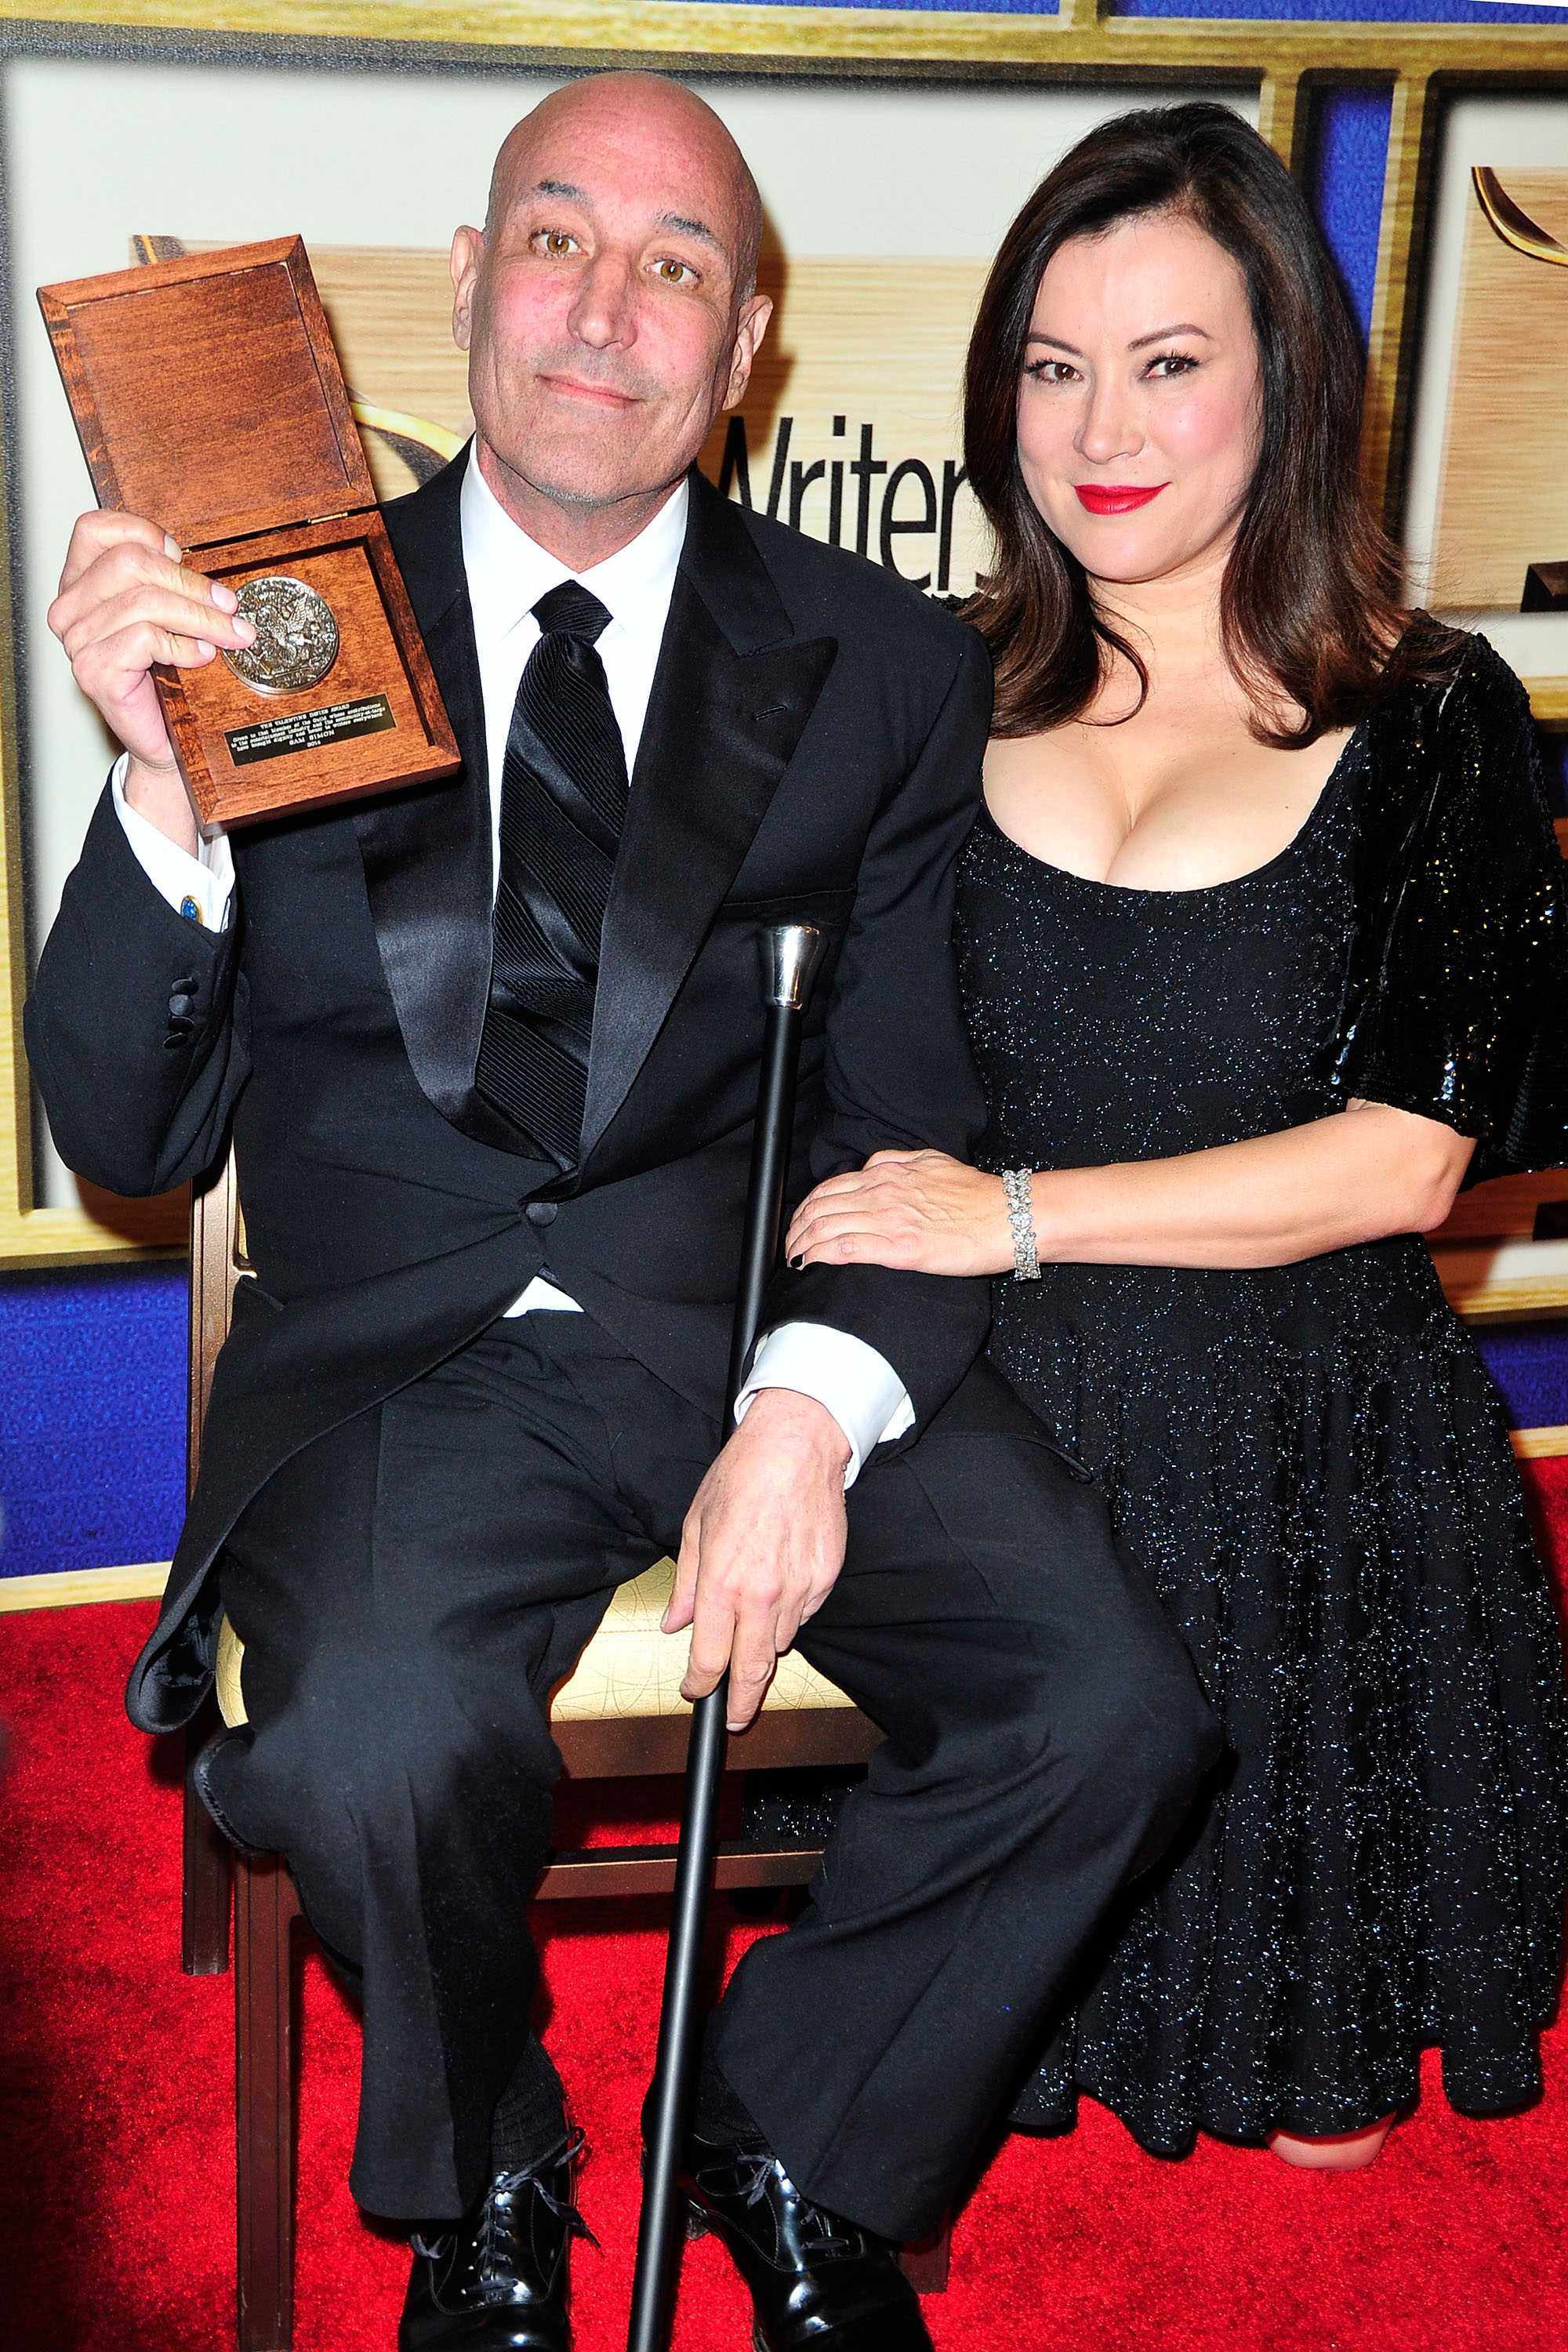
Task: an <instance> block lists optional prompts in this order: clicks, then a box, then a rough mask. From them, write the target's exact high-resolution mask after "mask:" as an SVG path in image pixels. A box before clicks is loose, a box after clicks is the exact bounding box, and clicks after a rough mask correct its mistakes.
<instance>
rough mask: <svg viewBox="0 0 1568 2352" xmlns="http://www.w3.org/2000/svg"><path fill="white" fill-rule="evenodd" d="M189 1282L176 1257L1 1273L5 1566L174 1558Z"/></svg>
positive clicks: (23, 1568)
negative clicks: (66, 1271) (95, 1268)
mask: <svg viewBox="0 0 1568 2352" xmlns="http://www.w3.org/2000/svg"><path fill="white" fill-rule="evenodd" d="M188 1292H189V1285H188V1282H187V1279H186V1275H185V1269H184V1266H181V1265H153V1266H146V1267H141V1266H139V1267H136V1268H134V1269H132V1270H129V1271H128V1270H127V1269H125V1268H123V1267H116V1268H114V1269H113V1270H112V1271H108V1270H106V1271H105V1272H103V1273H101V1274H89V1275H59V1274H37V1275H23V1276H15V1275H13V1276H8V1277H7V1278H6V1279H5V1282H4V1283H0V1576H33V1575H38V1574H41V1573H44V1572H47V1571H48V1570H56V1569H66V1568H107V1567H114V1566H119V1565H121V1564H123V1563H125V1562H128V1561H132V1560H147V1559H168V1557H169V1555H170V1552H171V1551H172V1550H173V1549H174V1538H175V1537H176V1536H177V1535H178V1533H179V1530H180V1517H181V1513H182V1509H183V1507H184V1475H185V1432H184V1416H185V1328H186V1300H187V1297H188Z"/></svg>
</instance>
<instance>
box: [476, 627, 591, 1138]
mask: <svg viewBox="0 0 1568 2352" xmlns="http://www.w3.org/2000/svg"><path fill="white" fill-rule="evenodd" d="M533 614H534V618H535V619H536V620H537V621H538V623H539V626H540V630H541V632H542V634H541V636H540V640H539V643H538V644H537V645H536V646H534V648H533V651H532V652H531V654H530V656H529V657H528V666H527V667H526V668H525V669H524V671H523V673H522V677H521V680H520V682H519V685H518V689H517V700H516V701H515V702H514V703H513V705H512V712H511V728H510V732H509V733H508V736H507V742H506V764H505V768H504V771H503V773H502V778H501V796H500V881H499V884H498V886H497V889H496V904H495V926H494V955H493V961H492V963H491V967H490V993H489V1006H488V1008H487V1010H486V1013H485V1025H484V1029H483V1032H482V1034H481V1035H480V1038H479V1064H478V1067H477V1069H476V1071H475V1085H476V1086H477V1087H478V1089H479V1093H480V1094H481V1095H483V1097H485V1100H486V1101H487V1102H488V1103H489V1104H490V1105H491V1106H492V1108H495V1109H496V1110H498V1111H500V1113H501V1115H502V1117H503V1118H506V1119H507V1120H508V1121H509V1122H510V1125H511V1126H512V1127H514V1128H515V1129H517V1130H518V1133H519V1136H520V1139H521V1141H522V1142H523V1143H524V1145H526V1146H531V1147H535V1148H537V1149H538V1150H540V1151H542V1153H543V1154H544V1156H545V1157H547V1158H548V1159H551V1160H554V1161H555V1163H556V1165H557V1167H559V1168H561V1169H563V1170H565V1169H571V1168H574V1167H575V1165H576V1162H577V1155H578V1151H579V1149H580V1147H581V1144H582V1139H583V1103H584V1096H585V1094H586V1091H587V1084H588V1042H589V1039H590V1037H591V1035H592V1034H593V1027H594V992H595V986H596V985H597V982H598V977H599V932H600V929H601V926H602V925H603V922H604V919H605V907H606V905H607V904H608V902H609V896H610V880H611V877H612V876H613V875H614V873H615V870H616V848H617V847H618V845H619V843H620V838H621V826H622V824H623V822H624V820H625V817H626V751H625V749H624V747H623V745H622V742H621V730H620V729H619V728H618V727H617V726H616V714H615V711H614V710H613V709H612V708H611V706H610V693H609V688H608V687H607V686H606V685H605V665H604V663H603V662H602V661H601V660H600V659H599V656H598V654H597V653H596V652H595V642H594V641H595V638H596V637H597V636H598V635H600V633H601V632H602V631H603V630H604V629H605V628H606V627H607V626H608V625H609V619H610V616H609V614H608V613H607V612H606V611H605V607H604V606H603V604H600V602H599V600H598V598H597V597H596V596H595V595H593V594H592V593H590V592H589V590H587V589H586V588H584V586H583V585H582V583H581V582H579V581H576V580H563V582H562V583H561V585H560V586H559V587H558V588H552V589H551V591H550V593H549V594H548V595H547V596H542V597H541V598H540V600H539V602H538V604H536V605H535V606H534V608H533Z"/></svg>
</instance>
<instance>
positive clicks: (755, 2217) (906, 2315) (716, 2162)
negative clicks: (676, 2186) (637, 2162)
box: [680, 2139, 931, 2352]
mask: <svg viewBox="0 0 1568 2352" xmlns="http://www.w3.org/2000/svg"><path fill="white" fill-rule="evenodd" d="M688 2158H689V2160H688V2163H687V2165H686V2167H685V2168H684V2169H683V2171H682V2173H681V2176H680V2185H681V2188H682V2189H684V2190H685V2192H686V2195H687V2198H688V2200H689V2203H690V2206H691V2209H692V2216H693V2222H694V2225H695V2230H696V2233H697V2234H700V2233H701V2231H702V2230H703V2229H705V2228H706V2229H710V2230H712V2231H714V2232H715V2234H716V2235H717V2236H719V2237H721V2239H722V2240H723V2242H724V2243H725V2245H726V2246H727V2247H728V2248H729V2250H730V2252H731V2255H732V2256H733V2258H734V2263H735V2267H736V2269H737V2270H738V2271H739V2272H740V2273H741V2276H742V2278H743V2279H744V2280H745V2282H746V2284H747V2285H748V2286H749V2287H750V2288H751V2290H752V2344H753V2346H754V2347H755V2352H931V2337H930V2336H929V2335H928V2334H927V2332H926V2324H925V2321H924V2320H923V2319H922V2318H921V2306H920V2298H919V2296H918V2295H917V2294H916V2293H915V2291H914V2289H913V2287H912V2286H911V2285H910V2283H909V2281H908V2279H907V2278H906V2277H905V2276H904V2274H903V2273H902V2271H901V2270H900V2268H899V2264H898V2258H897V2255H896V2253H895V2252H894V2249H893V2248H892V2246H891V2245H889V2242H888V2241H887V2240H886V2239H885V2238H877V2237H873V2236H872V2234H871V2232H870V2231H868V2230H861V2229H858V2228H857V2227H856V2225H855V2223H854V2222H853V2221H843V2220H841V2219H840V2217H839V2216H838V2215H837V2214H836V2213H827V2212H825V2211H824V2210H823V2209H822V2207H821V2206H820V2205H814V2204H813V2203H812V2201H811V2200H810V2198H809V2197H805V2196H803V2195H802V2194H801V2191H800V2190H799V2189H797V2188H796V2187H795V2183H794V2181H793V2180H792V2179H790V2177H789V2175H788V2173H787V2172H786V2171H785V2170H784V2166H783V2165H782V2164H781V2163H780V2162H779V2160H778V2158H777V2157H776V2156H768V2155H766V2154H764V2153H762V2152H758V2153H756V2154H752V2153H751V2152H749V2151H748V2150H746V2149H743V2148H733V2147H710V2146H709V2144H708V2143H707V2142H706V2141H705V2140H700V2139H694V2140H692V2141H691V2142H690V2143H689V2149H688Z"/></svg>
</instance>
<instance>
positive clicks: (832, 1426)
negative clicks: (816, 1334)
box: [663, 1389, 849, 1731]
mask: <svg viewBox="0 0 1568 2352" xmlns="http://www.w3.org/2000/svg"><path fill="white" fill-rule="evenodd" d="M848 1461H849V1441H848V1439H847V1437H846V1436H845V1434H844V1432H843V1431H842V1430H841V1429H840V1428H839V1426H838V1423H837V1421H835V1420H834V1418H833V1415H832V1414H831V1413H830V1412H828V1411H827V1409H826V1406H825V1405H820V1404H818V1403H817V1402H816V1399H815V1398H814V1397H807V1396H802V1395H800V1394H799V1393H798V1392H797V1391H795V1390H794V1389H764V1390H763V1391H762V1392H761V1394H760V1395H758V1396H757V1397H755V1398H754V1399H753V1400H752V1404H751V1407H750V1409H749V1410H748V1412H747V1414H746V1417H745V1419H744V1420H743V1421H742V1423H741V1424H740V1426H739V1428H738V1429H736V1430H735V1431H734V1432H733V1433H732V1434H731V1437H730V1439H729V1442H728V1444H726V1445H725V1446H724V1448H723V1451H722V1452H721V1454H720V1455H719V1457H718V1459H717V1460H716V1461H715V1463H714V1465H713V1466H712V1468H711V1469H710V1471H709V1473H708V1475H707V1476H706V1477H705V1478H704V1479H703V1481H702V1484H701V1486H699V1488H698V1489H697V1492H696V1494H695V1495H694V1496H693V1497H692V1501H691V1507H690V1509H689V1511H688V1512H687V1514H686V1521H685V1525H684V1526H683V1528H682V1529H681V1535H680V1553H679V1559H677V1561H676V1573H675V1591H674V1593H673V1594H672V1596H671V1598H670V1603H669V1606H668V1609H667V1610H666V1611H665V1613H664V1619H663V1625H664V1631H665V1632H666V1633H679V1631H680V1629H681V1627H682V1626H684V1625H689V1626H690V1627H691V1629H692V1631H691V1656H690V1660H689V1664H688V1666H687V1670H686V1678H685V1680H684V1682H683V1683H682V1684H681V1685H680V1689H681V1696H682V1697H684V1698H688V1699H699V1698H701V1697H703V1696H705V1695H706V1694H707V1693H708V1692H709V1691H710V1690H712V1689H713V1688H714V1687H715V1686H716V1685H717V1684H718V1681H719V1679H720V1676H721V1675H722V1674H723V1672H724V1670H725V1668H726V1666H727V1667H728V1668H729V1670H730V1690H729V1704H728V1707H727V1709H726V1719H727V1721H728V1724H729V1727H730V1729H731V1731H741V1730H743V1729H744V1727H745V1726H746V1725H747V1724H748V1723H750V1722H751V1720H752V1717H753V1716H754V1715H755V1714H756V1711H757V1709H758V1707H760V1706H761V1705H762V1703H763V1695H764V1694H765V1692H766V1690H767V1687H768V1685H769V1683H770V1682H771V1681H772V1680H773V1669H774V1667H775V1665H776V1664H777V1663H778V1661H779V1659H780V1658H781V1657H782V1656H783V1654H784V1651H786V1650H787V1649H788V1648H789V1646H790V1644H791V1643H792V1642H793V1641H794V1640H795V1634H796V1633H798V1632H799V1630H800V1628H801V1626H802V1625H803V1624H804V1623H805V1620H806V1619H807V1618H808V1617H810V1616H812V1615H814V1614H815V1612H816V1611H817V1610H818V1609H820V1608H821V1606H822V1604H823V1602H824V1601H826V1598H827V1595H828V1594H829V1593H830V1592H831V1591H832V1590H833V1587H834V1584H835V1583H836V1582H837V1577H838V1571H839V1570H840V1569H841V1568H842V1567H843V1565H844V1543H845V1515H844V1473H845V1470H846V1468H847V1465H848Z"/></svg>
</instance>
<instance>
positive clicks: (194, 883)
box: [109, 751, 234, 931]
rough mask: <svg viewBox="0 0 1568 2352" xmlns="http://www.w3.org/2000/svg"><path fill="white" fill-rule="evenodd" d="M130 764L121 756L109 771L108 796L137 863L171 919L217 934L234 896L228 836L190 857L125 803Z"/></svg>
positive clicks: (216, 836) (206, 843)
mask: <svg viewBox="0 0 1568 2352" xmlns="http://www.w3.org/2000/svg"><path fill="white" fill-rule="evenodd" d="M129 764H130V755H129V753H127V752H124V751H121V755H120V757H119V759H118V760H116V761H115V763H114V765H113V767H112V768H111V770H110V776H109V792H110V799H111V800H112V801H113V803H114V814H115V815H116V816H117V817H118V818H119V819H120V822H121V825H122V826H123V827H124V830H125V838H126V840H127V841H128V842H129V843H130V845H131V848H132V853H133V855H134V856H135V859H136V863H137V864H138V865H139V866H141V868H142V873H143V874H145V876H146V877H147V879H148V881H149V882H151V883H152V885H153V888H154V889H155V890H156V891H157V892H158V893H159V895H160V897H162V898H166V899H167V900H168V902H169V904H170V906H171V907H173V908H174V911H175V913H176V914H179V915H184V916H186V917H187V918H188V919H189V920H190V921H191V922H193V923H200V924H201V925H202V927H203V929H205V930H209V931H221V930H222V929H224V927H225V925H226V923H227V921H228V906H229V900H230V899H231V898H232V897H233V896H234V852H233V851H232V850H231V849H230V847H229V845H228V836H227V835H226V834H223V833H216V834H214V835H213V837H212V839H211V840H210V841H204V842H203V843H202V845H201V848H200V850H199V851H198V852H197V854H196V856H195V857H193V856H191V853H190V851H189V850H188V849H182V848H181V847H180V845H179V843H178V842H177V841H171V840H170V839H169V836H168V835H167V834H166V833H160V832H159V830H158V828H157V826H156V825H155V824H149V823H148V821H147V819H146V818H145V817H144V816H143V815H142V813H141V811H140V810H139V809H133V808H132V806H131V804H130V803H129V802H128V801H127V800H126V797H125V771H126V769H127V767H128V766H129Z"/></svg>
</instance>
